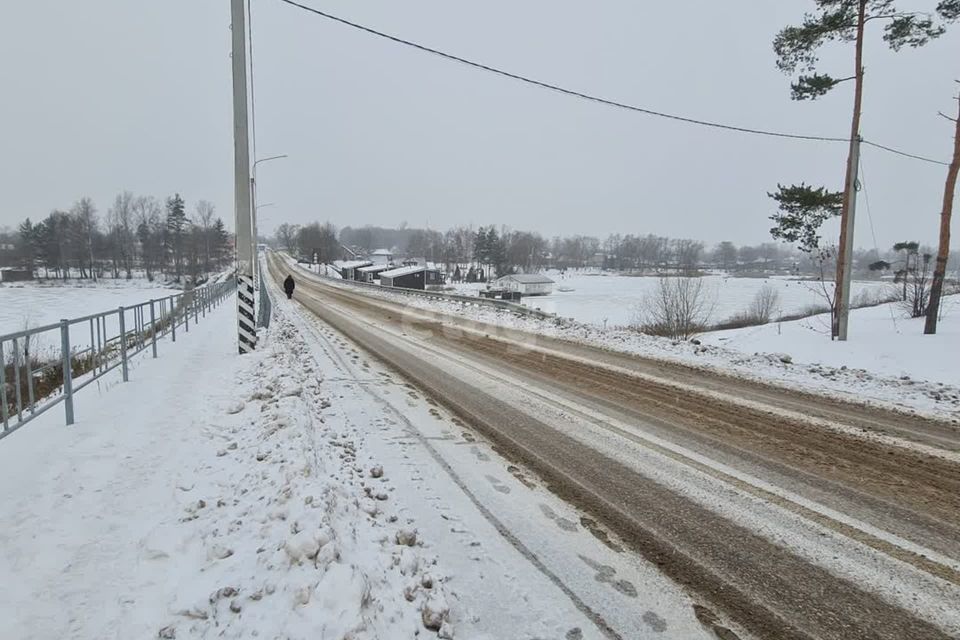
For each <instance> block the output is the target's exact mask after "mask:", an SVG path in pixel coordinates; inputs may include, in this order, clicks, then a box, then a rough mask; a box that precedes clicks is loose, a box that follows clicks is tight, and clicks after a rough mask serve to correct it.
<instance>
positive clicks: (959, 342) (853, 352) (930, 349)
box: [700, 295, 960, 387]
mask: <svg viewBox="0 0 960 640" xmlns="http://www.w3.org/2000/svg"><path fill="white" fill-rule="evenodd" d="M942 316H943V319H942V321H941V322H940V324H939V327H938V330H937V335H936V336H925V335H923V324H924V319H923V318H907V317H905V316H904V313H903V311H902V309H900V308H899V306H898V305H897V304H884V305H880V306H877V307H870V308H866V309H855V310H854V311H852V312H851V318H850V333H849V336H848V338H849V339H848V340H847V341H846V342H831V341H830V340H829V335H830V316H829V315H819V316H812V317H810V318H804V319H802V320H796V321H793V322H784V323H771V324H767V325H763V326H759V327H746V328H743V329H732V330H729V331H716V332H712V333H706V334H704V335H702V336H700V339H701V340H702V341H703V344H705V345H712V346H719V347H726V348H731V349H736V350H737V351H741V352H744V353H788V354H790V355H791V356H792V357H793V358H794V359H795V360H797V361H800V362H807V363H819V364H823V365H827V366H829V367H844V366H845V367H848V368H851V369H865V370H867V371H870V372H874V373H877V374H881V375H887V376H894V377H902V376H907V377H909V378H910V379H912V380H932V381H935V382H943V383H945V384H948V385H951V386H954V387H960V366H957V354H960V296H956V295H955V296H948V297H946V298H944V304H943V311H942Z"/></svg>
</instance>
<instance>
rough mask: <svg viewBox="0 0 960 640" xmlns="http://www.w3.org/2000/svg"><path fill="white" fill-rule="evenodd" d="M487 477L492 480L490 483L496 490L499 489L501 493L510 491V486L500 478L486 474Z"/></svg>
mask: <svg viewBox="0 0 960 640" xmlns="http://www.w3.org/2000/svg"><path fill="white" fill-rule="evenodd" d="M486 478H487V480H488V481H489V482H490V484H492V485H493V489H494V491H499V492H500V493H503V494H508V493H510V487H508V486H507V485H505V484H503V483H502V482H500V480H498V479H497V478H494V477H493V476H486Z"/></svg>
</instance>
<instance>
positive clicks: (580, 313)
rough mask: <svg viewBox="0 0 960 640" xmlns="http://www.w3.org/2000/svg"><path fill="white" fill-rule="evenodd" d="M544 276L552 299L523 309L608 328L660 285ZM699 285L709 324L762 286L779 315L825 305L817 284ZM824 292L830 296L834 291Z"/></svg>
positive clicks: (869, 289)
mask: <svg viewBox="0 0 960 640" xmlns="http://www.w3.org/2000/svg"><path fill="white" fill-rule="evenodd" d="M548 275H549V276H550V277H551V278H553V279H554V280H555V281H556V284H555V285H554V291H553V293H552V294H551V295H549V296H535V297H529V298H524V300H523V304H526V305H528V306H531V307H534V308H537V309H540V310H542V311H547V312H549V313H555V314H557V315H558V316H562V317H564V318H573V319H574V320H577V321H579V322H585V323H588V324H593V325H597V326H604V325H605V324H606V326H608V327H615V326H627V325H629V324H630V323H631V321H632V320H633V318H634V315H635V313H636V309H637V307H638V306H639V305H640V304H641V302H642V300H643V298H644V296H645V295H648V294H650V293H652V292H653V291H655V289H656V287H657V282H658V280H659V278H657V277H656V276H647V277H630V276H620V275H605V274H582V273H567V274H566V275H563V276H562V275H560V274H559V273H548ZM701 280H702V281H703V290H704V292H705V293H706V295H707V299H708V300H709V301H710V306H711V307H712V312H711V314H710V322H711V323H715V322H720V321H722V320H726V319H728V318H730V317H731V316H733V315H734V314H736V313H738V312H741V311H744V310H745V309H746V308H747V307H748V306H749V304H750V302H751V301H752V300H753V297H754V295H756V293H757V291H758V290H759V289H760V288H761V287H762V286H763V285H764V284H769V285H771V286H772V287H774V288H775V289H776V290H777V292H778V293H779V294H780V301H779V311H778V313H784V314H787V313H792V312H796V311H800V310H802V309H804V308H805V307H808V306H810V305H814V304H820V305H825V304H826V301H825V300H824V298H823V295H822V293H821V289H820V287H821V285H820V283H818V282H811V281H804V280H797V279H792V278H784V277H771V278H735V277H729V276H722V275H709V276H704V277H703V278H701ZM454 286H455V287H456V289H457V291H458V292H459V293H464V294H467V295H476V294H477V291H479V290H480V289H481V288H483V287H484V286H485V285H482V284H479V283H475V284H458V285H454ZM828 286H829V287H830V288H831V290H832V287H833V285H832V284H828ZM889 286H890V285H889V284H887V283H883V282H855V283H854V285H853V298H854V300H856V299H857V297H858V296H868V297H873V296H877V295H880V294H882V293H883V292H884V291H885V290H886V289H887V288H888V287H889ZM560 289H570V290H569V291H560ZM774 315H775V316H776V315H777V314H774Z"/></svg>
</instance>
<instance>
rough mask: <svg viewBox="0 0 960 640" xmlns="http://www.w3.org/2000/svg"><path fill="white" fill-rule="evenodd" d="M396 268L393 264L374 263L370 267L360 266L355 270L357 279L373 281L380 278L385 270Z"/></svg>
mask: <svg viewBox="0 0 960 640" xmlns="http://www.w3.org/2000/svg"><path fill="white" fill-rule="evenodd" d="M391 269H396V267H395V266H393V265H391V264H372V265H370V266H369V267H360V268H359V269H357V270H356V271H355V274H356V279H357V280H359V281H360V282H373V281H374V280H379V279H380V274H381V273H383V272H384V271H390V270H391Z"/></svg>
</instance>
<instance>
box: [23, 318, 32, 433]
mask: <svg viewBox="0 0 960 640" xmlns="http://www.w3.org/2000/svg"><path fill="white" fill-rule="evenodd" d="M23 361H24V363H25V364H26V368H27V401H28V402H29V403H30V415H33V413H34V408H33V405H34V400H35V399H34V395H33V365H31V364H30V336H29V335H26V336H24V337H23Z"/></svg>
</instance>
